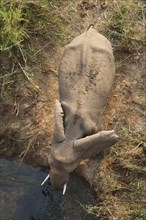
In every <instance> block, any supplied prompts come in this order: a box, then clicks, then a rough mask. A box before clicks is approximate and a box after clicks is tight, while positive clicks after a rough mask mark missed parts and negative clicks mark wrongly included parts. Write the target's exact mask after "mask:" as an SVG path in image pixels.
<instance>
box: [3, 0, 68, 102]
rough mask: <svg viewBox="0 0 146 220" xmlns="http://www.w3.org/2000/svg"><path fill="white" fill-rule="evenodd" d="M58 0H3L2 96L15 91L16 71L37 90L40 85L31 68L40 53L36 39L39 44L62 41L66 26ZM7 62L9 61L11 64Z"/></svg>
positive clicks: (5, 97) (7, 95)
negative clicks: (35, 43) (36, 82)
mask: <svg viewBox="0 0 146 220" xmlns="http://www.w3.org/2000/svg"><path fill="white" fill-rule="evenodd" d="M59 2H60V1H59V0H57V1H55V0H53V1H47V0H42V1H29V0H27V1H20V0H19V1H16V0H10V1H4V0H2V1H1V3H0V59H1V60H2V68H1V72H0V93H1V98H2V99H3V98H4V99H7V97H9V96H11V94H12V93H13V90H15V89H14V84H15V82H16V77H14V75H15V76H16V75H17V76H18V75H20V72H21V73H22V74H23V75H24V76H25V78H26V79H27V80H28V81H29V82H30V83H31V84H32V88H33V89H35V90H37V91H38V89H39V88H38V86H37V85H36V84H35V83H34V80H33V77H34V76H35V74H36V73H35V71H32V70H31V69H33V66H34V65H36V63H37V65H38V63H39V56H36V54H37V55H39V54H40V53H38V47H34V45H33V40H35V41H36V39H37V44H39V45H40V47H41V43H39V41H44V42H47V46H49V45H50V47H55V46H57V45H58V44H60V43H61V42H63V39H64V36H65V33H64V32H65V30H64V29H63V21H64V20H63V17H62V15H61V14H60V11H59V7H58V4H59ZM40 51H41V50H40ZM3 60H4V62H3ZM5 62H7V63H9V66H8V67H6V65H5ZM12 63H13V65H11V64H12ZM14 73H15V74H14ZM19 78H20V77H19ZM18 80H19V79H18ZM23 80H24V79H23ZM10 82H11V83H10Z"/></svg>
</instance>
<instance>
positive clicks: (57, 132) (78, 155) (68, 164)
mask: <svg viewBox="0 0 146 220" xmlns="http://www.w3.org/2000/svg"><path fill="white" fill-rule="evenodd" d="M64 117H65V115H64V112H63V108H62V106H61V103H60V102H59V101H58V100H56V102H55V126H54V137H53V143H52V147H51V153H50V155H49V159H48V162H49V165H50V175H49V177H50V180H51V184H52V186H53V187H54V188H55V189H60V188H62V187H63V186H65V187H66V184H67V182H68V180H69V174H70V173H71V172H72V171H73V170H74V169H76V168H77V167H78V165H79V164H80V162H81V161H82V160H83V159H86V158H89V157H92V156H93V155H95V154H97V153H99V152H102V151H104V150H105V149H107V148H109V147H110V146H112V145H113V144H115V143H116V141H117V138H118V136H117V135H116V134H115V132H114V131H113V130H111V131H100V132H98V133H96V134H92V135H89V136H86V137H83V138H79V139H76V137H74V136H72V137H70V136H68V135H66V133H67V132H66V130H65V128H64ZM75 126H76V125H74V127H73V128H72V129H73V130H74V129H76V127H75ZM73 133H74V132H73Z"/></svg>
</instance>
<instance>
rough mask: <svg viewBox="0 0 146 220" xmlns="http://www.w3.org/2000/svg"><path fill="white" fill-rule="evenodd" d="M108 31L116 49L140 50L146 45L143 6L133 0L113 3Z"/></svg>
mask: <svg viewBox="0 0 146 220" xmlns="http://www.w3.org/2000/svg"><path fill="white" fill-rule="evenodd" d="M106 30H107V35H108V37H109V39H111V41H112V42H113V45H114V46H115V47H119V48H127V50H133V49H136V50H138V48H139V45H140V44H143V43H146V36H145V10H144V6H143V4H142V3H141V2H140V1H139V2H138V1H131V0H130V1H121V2H119V1H114V2H111V4H110V10H109V15H108V20H107V23H106Z"/></svg>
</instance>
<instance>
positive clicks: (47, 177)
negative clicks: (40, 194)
mask: <svg viewBox="0 0 146 220" xmlns="http://www.w3.org/2000/svg"><path fill="white" fill-rule="evenodd" d="M49 177H50V174H48V175H47V176H46V178H45V179H44V181H43V182H42V183H41V186H42V185H43V184H44V183H45V182H46V181H47V180H48V179H49Z"/></svg>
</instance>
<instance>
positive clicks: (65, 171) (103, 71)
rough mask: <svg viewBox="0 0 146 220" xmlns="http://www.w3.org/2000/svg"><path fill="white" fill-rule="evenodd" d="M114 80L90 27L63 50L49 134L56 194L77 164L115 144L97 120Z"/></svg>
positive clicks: (109, 55)
mask: <svg viewBox="0 0 146 220" xmlns="http://www.w3.org/2000/svg"><path fill="white" fill-rule="evenodd" d="M114 76H115V64H114V56H113V52H112V47H111V43H110V42H109V40H108V39H107V38H106V37H104V36H103V35H101V34H100V33H99V32H98V31H97V30H96V29H94V28H93V26H91V27H90V28H89V29H87V30H86V31H85V32H84V33H83V34H81V35H79V36H77V37H76V38H75V39H73V40H72V42H71V43H70V44H68V45H67V46H66V47H65V50H64V53H63V55H62V59H61V62H60V65H59V68H58V82H59V100H56V101H55V119H54V135H53V141H52V146H51V152H50V154H49V156H48V162H49V166H50V174H49V175H48V176H47V177H46V179H45V180H44V181H43V183H42V184H44V182H45V181H46V180H47V179H48V178H49V177H50V181H51V184H52V186H53V187H54V188H55V189H60V188H63V187H64V191H63V194H64V193H65V189H66V184H67V182H68V180H69V174H70V173H71V172H73V171H74V170H75V169H76V168H77V167H78V166H79V164H80V163H81V161H83V160H85V159H87V158H91V157H92V156H94V155H96V154H98V153H100V152H103V151H104V150H105V149H107V148H109V147H110V146H112V145H114V144H115V143H116V142H117V140H118V136H117V135H116V134H115V131H114V130H107V131H104V130H103V131H102V130H101V129H102V127H101V125H102V116H103V112H104V109H105V106H106V103H107V101H108V97H109V95H110V92H111V90H112V84H113V80H114Z"/></svg>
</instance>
